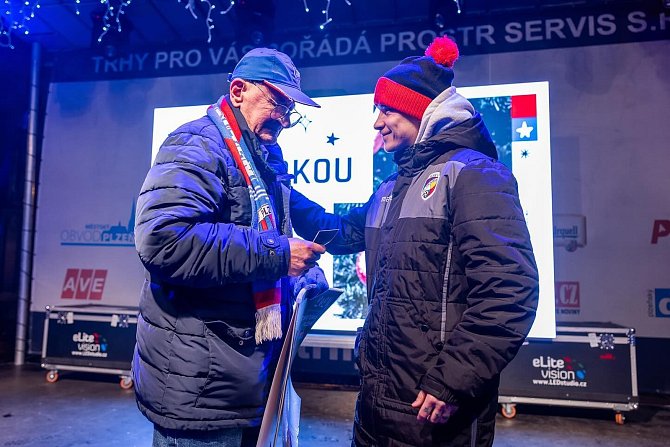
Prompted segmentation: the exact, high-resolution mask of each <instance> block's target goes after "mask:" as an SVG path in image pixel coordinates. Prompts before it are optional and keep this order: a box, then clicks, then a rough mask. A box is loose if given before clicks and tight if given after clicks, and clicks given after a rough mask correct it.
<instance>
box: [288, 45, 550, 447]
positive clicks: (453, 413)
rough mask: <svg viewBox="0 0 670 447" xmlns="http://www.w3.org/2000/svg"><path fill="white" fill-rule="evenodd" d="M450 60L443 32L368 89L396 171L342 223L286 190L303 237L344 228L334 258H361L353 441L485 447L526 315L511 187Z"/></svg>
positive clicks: (452, 50) (392, 446) (523, 262)
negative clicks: (363, 311)
mask: <svg viewBox="0 0 670 447" xmlns="http://www.w3.org/2000/svg"><path fill="white" fill-rule="evenodd" d="M457 56H458V49H457V47H456V44H455V43H454V42H453V41H451V40H450V39H448V38H447V37H441V38H438V39H436V41H435V42H434V43H433V44H432V45H431V46H430V47H429V48H428V49H427V51H426V55H425V56H421V57H410V58H407V59H405V60H403V61H402V62H401V63H400V64H399V65H397V66H396V67H394V68H392V69H391V70H389V71H388V72H387V73H385V74H384V76H382V77H381V78H380V79H379V81H378V82H377V86H376V88H375V95H374V101H375V105H376V106H377V108H378V109H379V115H378V117H377V120H376V122H375V123H374V127H375V129H377V130H378V131H379V132H380V134H381V137H382V138H383V141H384V150H386V151H387V152H389V153H391V154H393V157H394V160H395V163H396V164H397V166H398V172H397V173H396V174H393V175H392V176H390V177H389V178H388V179H386V180H385V181H384V182H383V183H382V184H381V185H380V187H379V189H378V190H377V191H376V192H375V193H374V195H373V196H372V197H371V198H370V200H369V201H368V202H367V203H366V204H365V205H364V206H363V207H360V208H358V209H355V210H353V211H351V212H350V213H349V214H348V215H347V216H342V217H338V216H335V215H332V214H328V213H325V211H324V210H323V209H322V208H320V207H318V206H317V205H316V204H314V203H312V202H310V201H309V200H307V199H306V198H305V197H304V196H301V195H300V194H298V193H297V192H296V191H293V192H292V194H291V212H292V213H294V214H295V216H296V218H295V219H294V224H295V229H296V232H297V233H298V234H301V235H303V236H306V237H312V236H313V235H314V234H315V233H316V231H317V230H319V229H320V228H339V230H340V231H339V233H338V236H337V237H336V238H335V239H334V240H333V241H331V242H330V243H329V244H328V250H329V251H331V252H332V253H335V254H338V253H351V252H357V251H361V250H365V255H366V256H365V260H366V263H367V269H366V272H367V287H368V301H369V304H370V305H369V313H368V316H367V318H366V320H365V325H364V327H363V329H362V332H361V334H360V337H359V339H358V340H357V352H358V354H357V362H358V366H359V369H360V372H361V390H360V397H359V399H358V401H357V403H356V417H355V421H354V435H353V444H352V445H353V446H355V447H410V446H411V447H424V446H425V447H428V446H431V447H436V446H440V447H447V446H449V447H451V446H474V445H477V446H490V445H491V444H492V443H493V435H494V423H495V414H496V407H497V391H498V381H499V376H500V372H501V371H502V369H503V368H504V367H505V366H506V365H507V364H508V363H509V361H510V360H512V358H513V357H514V356H515V354H516V352H517V350H518V349H519V347H520V346H521V343H522V342H523V340H524V337H525V336H526V334H527V333H528V331H529V330H530V327H531V324H532V322H533V319H534V317H535V308H536V306H537V300H538V277H537V268H536V265H535V259H534V256H533V250H532V246H531V242H530V236H529V234H528V230H527V228H526V222H525V220H524V214H523V210H522V209H521V204H520V202H519V196H518V192H517V186H516V181H515V179H514V176H513V175H512V173H511V172H510V170H509V169H507V167H505V166H504V165H503V164H502V163H500V162H499V161H497V153H496V147H495V145H494V144H493V142H492V141H491V137H490V135H489V132H488V131H487V129H486V126H485V125H484V122H483V121H482V118H481V116H480V115H479V114H478V113H477V112H475V110H474V109H473V107H472V105H471V104H470V103H469V102H468V101H467V100H466V99H465V98H463V97H462V96H461V95H459V94H458V93H457V92H456V89H455V88H454V87H453V86H452V85H451V82H452V80H453V78H454V72H453V70H452V67H453V63H454V61H455V60H456V58H457ZM298 216H300V219H298Z"/></svg>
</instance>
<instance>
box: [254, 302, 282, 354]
mask: <svg viewBox="0 0 670 447" xmlns="http://www.w3.org/2000/svg"><path fill="white" fill-rule="evenodd" d="M281 337H282V331H281V306H280V305H279V304H272V305H270V306H266V307H263V308H261V309H257V310H256V344H257V345H260V344H261V343H263V342H265V341H270V340H277V339H280V338H281Z"/></svg>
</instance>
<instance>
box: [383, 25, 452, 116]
mask: <svg viewBox="0 0 670 447" xmlns="http://www.w3.org/2000/svg"><path fill="white" fill-rule="evenodd" d="M456 59H458V46H457V45H456V42H454V41H453V40H451V39H450V38H448V37H437V38H435V40H433V42H432V43H431V44H430V45H429V46H428V48H426V53H425V56H412V57H408V58H406V59H403V60H402V61H401V62H400V64H398V65H396V66H395V67H393V68H392V69H390V70H389V71H387V72H386V73H384V76H382V77H381V78H379V80H378V81H377V86H376V87H375V98H374V102H375V104H376V105H383V106H386V107H389V108H391V109H395V110H397V111H398V112H401V113H404V114H406V115H409V116H412V117H414V118H417V119H419V120H420V119H421V117H422V116H423V112H425V111H426V108H427V107H428V104H430V103H431V101H432V100H433V99H435V98H436V97H437V95H439V94H440V93H442V92H443V91H444V90H446V89H448V88H449V87H451V81H453V80H454V71H453V66H454V62H456Z"/></svg>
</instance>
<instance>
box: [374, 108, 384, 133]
mask: <svg viewBox="0 0 670 447" xmlns="http://www.w3.org/2000/svg"><path fill="white" fill-rule="evenodd" d="M372 127H374V128H375V129H376V130H382V129H383V128H384V121H383V120H382V113H381V112H379V115H377V120H376V121H375V123H374V124H373V125H372Z"/></svg>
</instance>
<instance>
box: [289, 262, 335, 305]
mask: <svg viewBox="0 0 670 447" xmlns="http://www.w3.org/2000/svg"><path fill="white" fill-rule="evenodd" d="M306 287H307V289H308V290H307V293H306V296H305V298H308V297H310V296H316V295H318V294H320V293H321V292H324V291H326V290H327V289H328V281H327V280H326V275H324V274H323V270H321V267H319V266H318V265H317V266H315V267H312V268H311V269H309V270H307V271H306V272H305V273H303V274H302V275H301V276H300V277H299V278H298V280H297V281H296V282H295V283H294V284H293V296H296V297H297V296H298V293H299V292H300V290H301V289H304V288H306Z"/></svg>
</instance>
